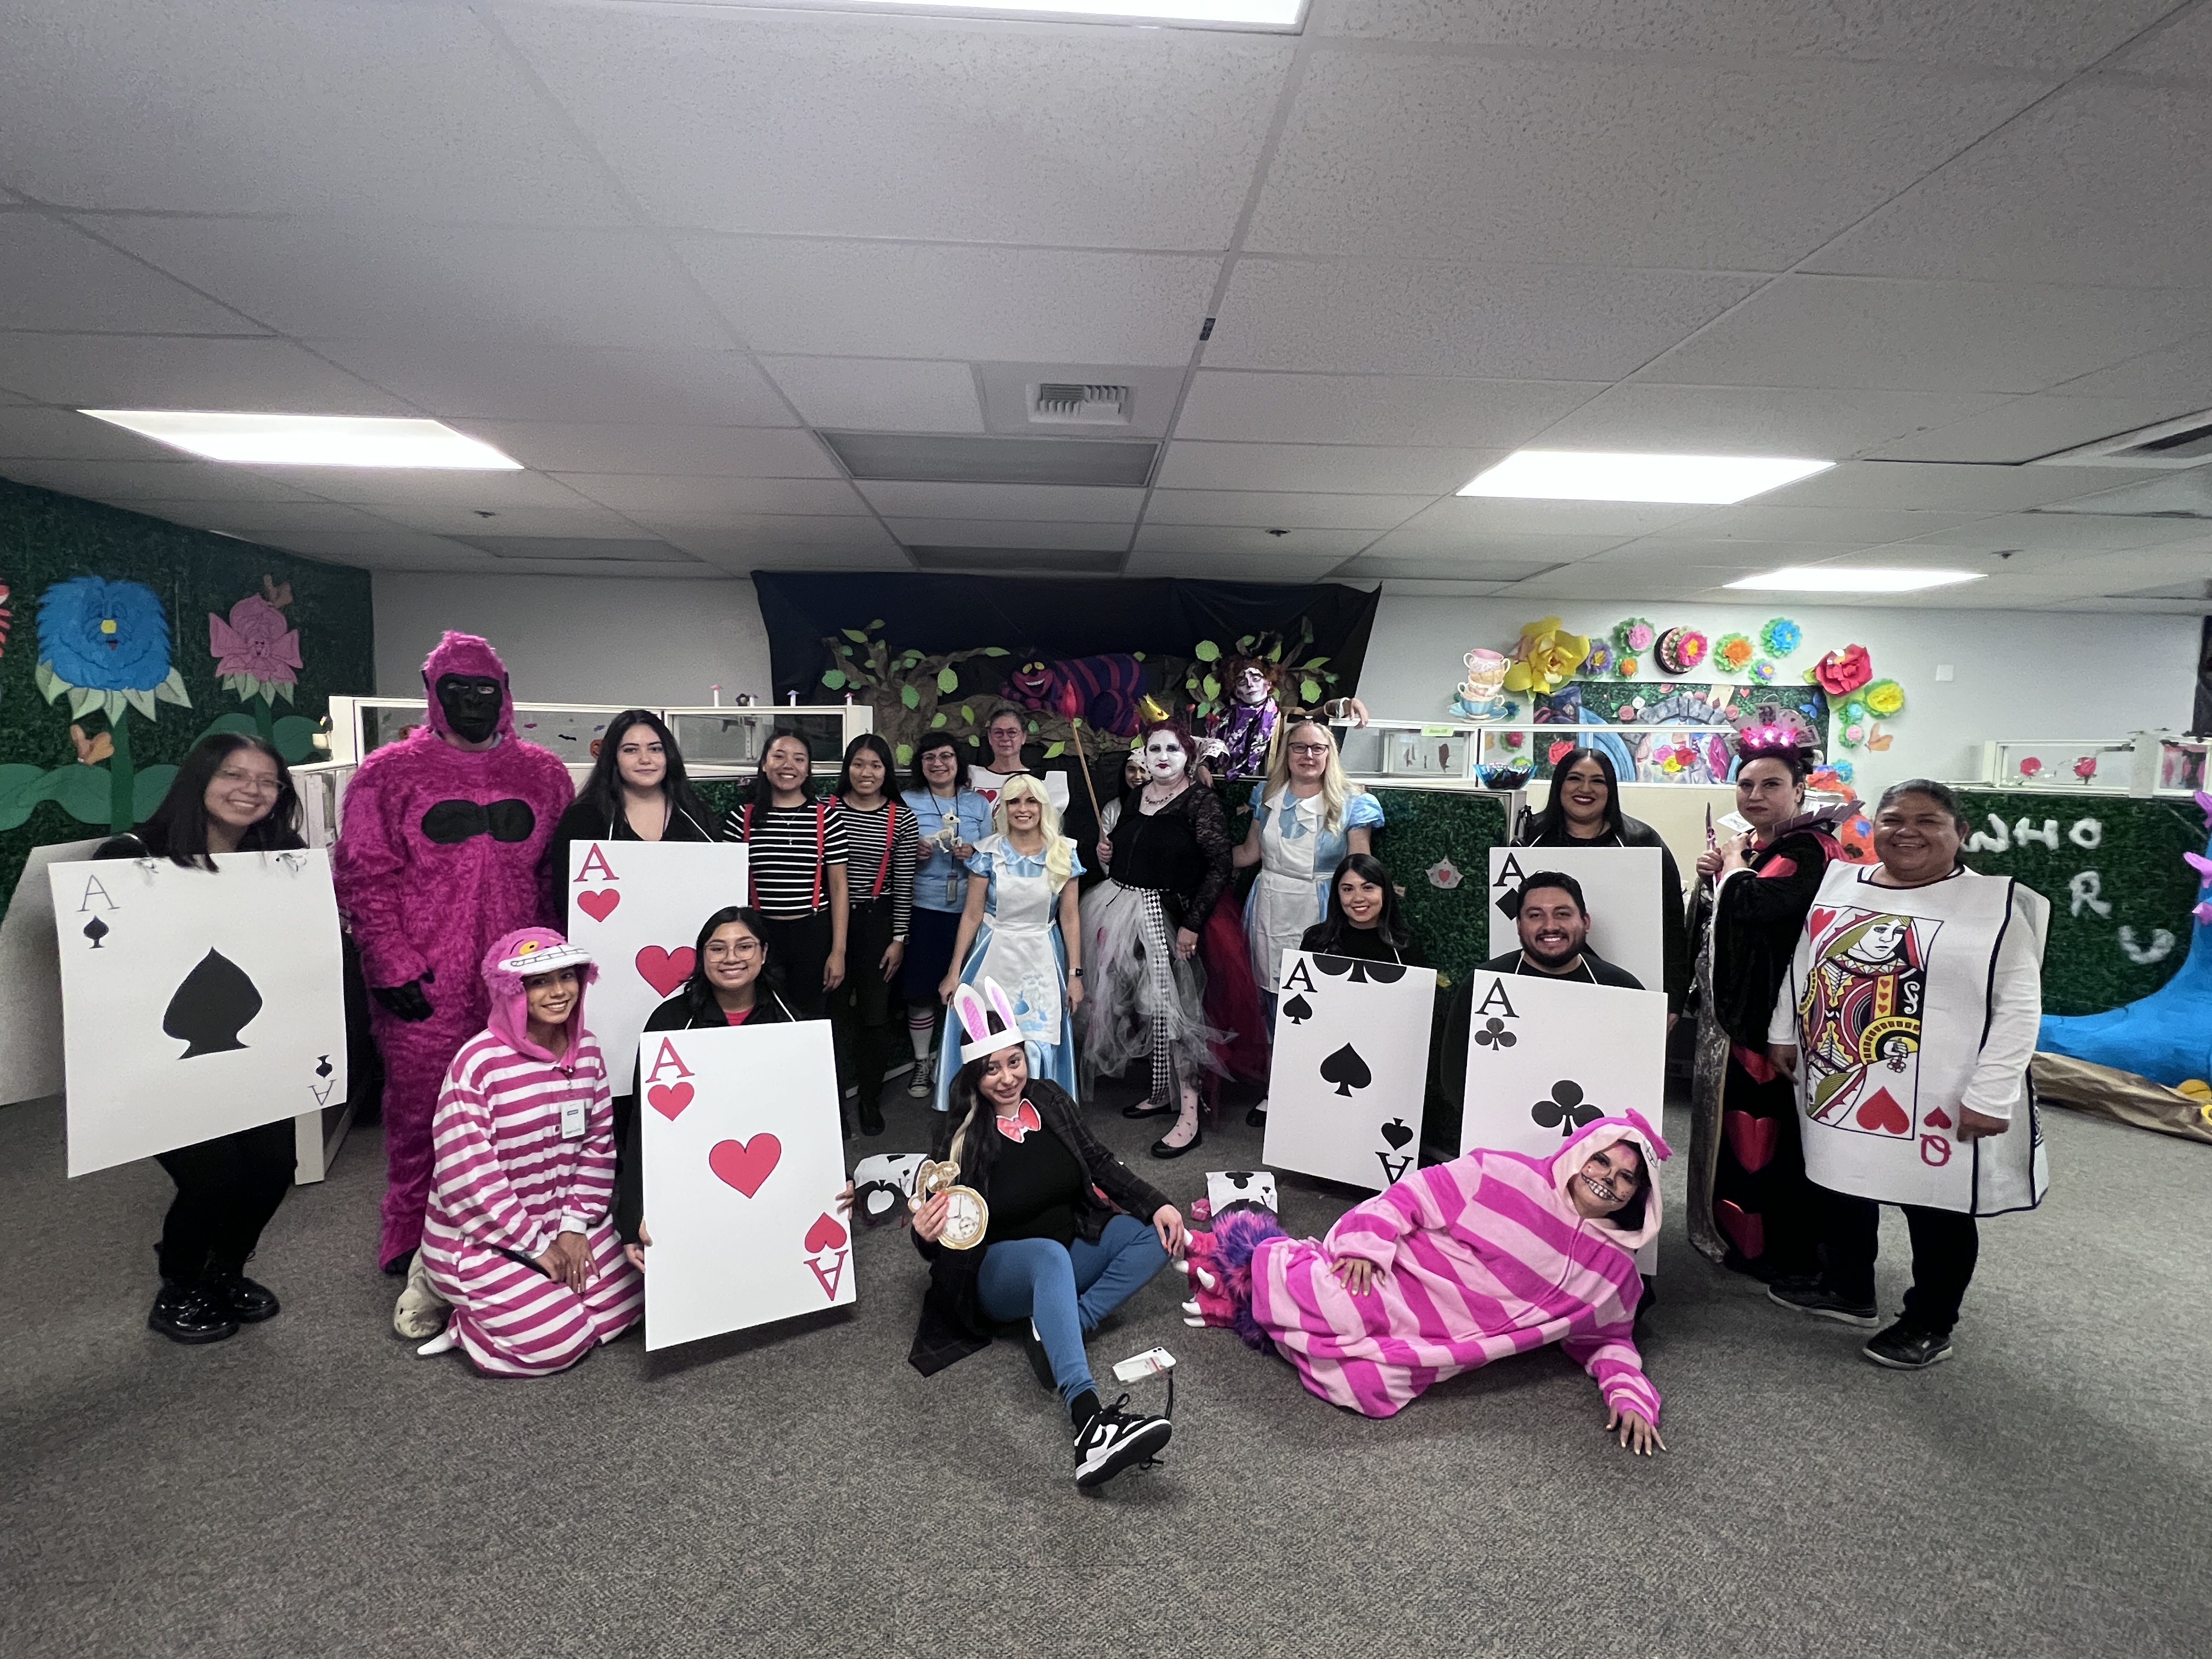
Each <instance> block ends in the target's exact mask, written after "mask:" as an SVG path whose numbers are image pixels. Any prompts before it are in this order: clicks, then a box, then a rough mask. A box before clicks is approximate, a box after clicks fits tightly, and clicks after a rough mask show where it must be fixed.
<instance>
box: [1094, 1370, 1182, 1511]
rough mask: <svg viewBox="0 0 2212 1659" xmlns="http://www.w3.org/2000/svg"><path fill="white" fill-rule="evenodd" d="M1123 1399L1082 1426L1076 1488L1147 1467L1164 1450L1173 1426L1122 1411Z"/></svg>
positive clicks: (1165, 1422)
mask: <svg viewBox="0 0 2212 1659" xmlns="http://www.w3.org/2000/svg"><path fill="white" fill-rule="evenodd" d="M1128 1403H1129V1396H1128V1395H1126V1394H1125V1395H1122V1396H1121V1398H1120V1399H1119V1400H1116V1401H1115V1402H1114V1403H1113V1404H1112V1405H1110V1406H1109V1407H1106V1408H1105V1409H1104V1410H1103V1411H1101V1412H1099V1413H1097V1414H1096V1415H1094V1416H1093V1417H1092V1418H1091V1420H1090V1421H1089V1422H1088V1423H1086V1424H1085V1425H1083V1429H1082V1431H1081V1432H1080V1433H1079V1434H1078V1435H1077V1436H1076V1437H1075V1484H1076V1485H1077V1486H1079V1487H1081V1488H1082V1489H1084V1490H1085V1491H1086V1492H1087V1491H1088V1490H1090V1489H1091V1487H1093V1486H1104V1485H1105V1484H1106V1483H1107V1482H1108V1481H1109V1480H1112V1479H1113V1478H1114V1477H1115V1475H1117V1474H1121V1471H1122V1470H1124V1469H1126V1468H1129V1467H1131V1466H1132V1465H1133V1464H1139V1463H1149V1462H1152V1460H1153V1459H1154V1458H1156V1457H1158V1455H1160V1453H1161V1452H1162V1451H1163V1450H1164V1449H1166V1446H1167V1443H1168V1437H1169V1436H1170V1435H1171V1434H1173V1433H1174V1432H1175V1425H1173V1424H1172V1423H1170V1422H1169V1421H1168V1419H1166V1418H1164V1417H1142V1416H1139V1415H1136V1414H1135V1413H1130V1412H1125V1411H1123V1410H1122V1409H1121V1408H1122V1407H1124V1406H1126V1405H1127V1404H1128Z"/></svg>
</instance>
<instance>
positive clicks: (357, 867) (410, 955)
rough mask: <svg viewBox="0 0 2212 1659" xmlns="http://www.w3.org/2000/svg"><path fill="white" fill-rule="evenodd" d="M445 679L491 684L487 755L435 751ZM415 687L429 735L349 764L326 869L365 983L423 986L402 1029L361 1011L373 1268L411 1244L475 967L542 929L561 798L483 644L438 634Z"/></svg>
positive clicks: (468, 1029) (546, 758)
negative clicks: (492, 720) (380, 1147)
mask: <svg viewBox="0 0 2212 1659" xmlns="http://www.w3.org/2000/svg"><path fill="white" fill-rule="evenodd" d="M447 674H459V675H483V676H486V677H488V678H492V679H495V680H497V681H498V682H499V684H500V712H499V724H498V726H497V728H496V730H497V741H496V742H495V743H494V744H492V746H491V747H490V748H489V749H480V750H467V749H459V748H456V747H455V746H454V745H453V744H451V743H448V742H447V741H446V737H447V733H448V732H450V731H451V730H452V727H451V726H450V724H449V723H448V721H447V717H446V711H445V709H444V708H442V707H441V705H440V703H439V701H438V692H437V686H438V681H439V678H441V676H444V675H447ZM422 684H423V687H424V689H425V690H426V691H428V695H429V705H430V706H429V717H428V723H427V724H425V725H423V726H420V727H418V728H416V731H415V732H412V733H411V734H410V735H409V736H408V737H406V738H402V739H401V740H400V741H399V742H398V743H395V744H386V746H385V747H383V748H381V749H378V750H374V751H373V752H372V753H371V754H369V755H368V757H366V758H365V759H363V760H362V763H361V768H360V769H359V770H358V771H356V773H355V774H354V777H353V781H352V782H351V783H350V784H349V785H348V786H347V788H346V793H345V802H344V807H343V821H342V822H341V823H340V825H339V829H338V839H337V846H336V847H335V848H333V849H332V851H331V876H332V878H334V880H335V881H336V883H337V896H338V908H339V909H340V910H341V911H342V912H343V914H344V915H345V918H346V921H347V923H348V925H349V927H350V928H351V930H352V933H353V936H354V942H355V943H356V945H358V946H359V947H360V949H361V965H362V973H363V975H365V976H366V977H367V979H368V983H369V984H370V985H371V986H373V987H377V988H379V989H382V988H386V987H392V986H398V985H405V984H407V983H409V982H410V981H415V980H421V979H428V981H429V982H428V984H427V985H425V986H424V987H423V994H424V995H425V996H426V997H428V1000H429V1003H430V1017H429V1018H428V1019H422V1020H406V1019H402V1018H399V1016H398V1015H397V1014H395V1013H393V1012H392V1011H391V1010H390V1009H389V1008H386V1007H385V1006H383V1005H382V1004H381V1003H379V1002H374V1000H372V1003H371V1006H370V1008H369V1011H368V1018H369V1028H370V1030H372V1031H373V1032H374V1034H375V1036H376V1046H377V1048H378V1050H379V1051H380V1053H381V1054H383V1056H384V1073H385V1078H384V1145H385V1158H386V1186H385V1194H384V1207H383V1236H382V1238H381V1240H380V1244H379V1249H378V1255H377V1259H378V1261H380V1262H381V1263H383V1264H385V1265H386V1266H389V1265H390V1264H391V1263H392V1262H394V1261H398V1260H400V1259H401V1258H402V1257H404V1256H405V1255H406V1254H407V1253H408V1252H409V1251H410V1250H411V1249H414V1248H415V1246H416V1242H417V1241H418V1240H419V1239H420V1238H421V1237H422V1206H423V1201H424V1200H425V1199H426V1197H427V1196H428V1193H429V1190H430V1161H431V1155H430V1117H431V1114H432V1112H433V1111H434V1110H435V1109H436V1106H437V1102H438V1090H439V1084H440V1080H441V1079H442V1078H443V1077H444V1076H445V1074H446V1067H447V1065H448V1064H449V1063H451V1061H452V1060H453V1056H454V1054H456V1053H457V1052H458V1051H459V1048H460V1046H461V1045H462V1044H463V1043H464V1042H467V1041H468V1040H469V1038H470V1037H471V1036H473V1035H475V1034H476V1033H477V1031H480V1030H483V1025H484V1019H485V1016H486V1014H487V1012H489V1001H488V1000H487V996H486V992H485V988H484V982H483V978H482V976H481V975H480V973H479V971H478V967H479V964H480V963H482V962H483V957H484V952H485V951H488V950H489V949H490V948H491V946H492V945H493V944H494V943H495V942H496V941H497V940H499V939H501V938H502V937H503V936H505V935H506V934H507V933H512V932H513V931H514V930H515V929H516V928H518V927H532V926H536V925H538V924H539V923H542V922H544V921H547V920H548V919H549V918H550V915H551V910H552V901H551V896H550V885H549V884H548V882H547V880H546V878H545V872H544V869H543V868H542V866H543V865H544V860H545V856H546V850H547V848H548V846H549V845H550V842H551V839H552V836H553V831H554V828H555V826H556V824H558V823H559V822H560V819H561V814H562V812H563V811H566V810H567V808H568V804H569V802H570V801H571V800H572V799H574V796H575V793H576V790H575V786H574V784H573V783H572V782H571V781H569V777H568V768H567V767H566V766H564V765H562V763H561V760H560V757H558V756H556V755H555V754H554V753H553V751H552V750H550V749H544V748H540V747H539V746H538V744H534V743H526V742H524V741H523V740H522V739H521V738H519V737H517V736H516V735H515V731H514V696H513V690H512V689H511V688H509V686H508V684H507V665H506V664H504V663H503V662H501V660H500V658H499V653H497V652H495V651H494V650H493V649H492V648H491V646H490V645H489V642H487V641H484V640H482V639H479V638H477V636H476V635H473V634H454V633H448V634H447V635H446V636H445V637H444V639H442V640H441V641H440V642H439V644H438V648H437V649H436V650H435V651H433V652H432V653H430V655H429V659H428V660H427V661H426V662H424V663H423V665H422Z"/></svg>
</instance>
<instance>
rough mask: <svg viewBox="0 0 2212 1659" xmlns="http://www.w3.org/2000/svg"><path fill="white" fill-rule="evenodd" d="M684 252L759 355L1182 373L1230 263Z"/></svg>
mask: <svg viewBox="0 0 2212 1659" xmlns="http://www.w3.org/2000/svg"><path fill="white" fill-rule="evenodd" d="M678 247H679V251H680V252H682V254H683V257H684V259H685V261H686V262H687V263H688V264H690V266H691V268H692V270H694V271H696V273H697V274H698V276H699V280H700V282H701V283H702V285H703V286H704V287H705V289H707V291H708V294H709V295H712V296H713V297H714V300H715V301H716V302H717V303H718V304H719V305H720V307H722V310H723V312H724V313H725V314H726V316H727V317H728V318H729V319H730V320H731V323H732V326H734V327H735V328H736V329H737V330H738V332H739V333H740V334H741V335H742V336H744V338H745V340H746V341H747V342H748V343H750V345H751V346H752V348H753V349H755V350H756V351H761V352H776V353H797V354H818V355H822V356H876V357H957V358H963V359H969V360H976V361H983V360H992V361H996V360H1012V359H1024V360H1027V359H1035V360H1036V361H1039V362H1102V363H1130V364H1146V363H1161V364H1170V363H1181V362H1186V361H1188V358H1189V356H1190V354H1191V352H1192V350H1193V349H1195V348H1196V346H1197V344H1198V331H1199V326H1200V324H1201V323H1203V322H1204V321H1205V319H1206V301H1207V298H1208V296H1209V295H1211V294H1212V289H1213V280H1214V276H1215V273H1216V271H1217V270H1218V267H1219V261H1218V260H1216V259H1208V258H1188V257H1182V256H1170V255H1148V254H1135V253H1096V252H1080V251H1073V250H1056V249H1042V248H991V247H935V246H917V245H915V244H911V243H897V242H821V241H805V240H755V239H744V240H741V239H738V238H732V237H705V236H690V237H684V238H682V239H680V240H679V242H678Z"/></svg>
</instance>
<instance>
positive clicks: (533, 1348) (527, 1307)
mask: <svg viewBox="0 0 2212 1659" xmlns="http://www.w3.org/2000/svg"><path fill="white" fill-rule="evenodd" d="M598 977H599V969H597V968H595V967H593V966H592V958H591V957H590V956H589V955H588V954H587V953H586V951H584V950H583V949H582V948H581V947H580V946H578V945H571V944H569V943H568V940H566V939H562V937H561V935H560V934H558V933H555V932H554V931H553V930H552V929H551V928H550V927H529V928H525V929H523V930H522V931H521V932H520V933H510V934H508V935H507V937H506V938H505V939H501V940H500V941H499V943H498V944H496V945H494V946H493V947H492V949H491V953H490V954H489V956H487V957H485V958H484V961H483V982H484V987H485V988H486V990H487V991H488V992H489V1000H490V1005H491V1013H490V1024H489V1028H488V1029H487V1030H483V1031H482V1032H480V1033H478V1034H477V1036H474V1037H472V1038H471V1039H470V1040H469V1042H467V1043H465V1044H464V1045H463V1047H462V1048H461V1052H460V1053H459V1054H456V1055H454V1056H453V1066H451V1068H450V1069H448V1070H447V1073H446V1082H445V1087H444V1088H443V1089H442V1090H441V1091H440V1093H439V1096H438V1110H437V1115H436V1116H435V1119H434V1120H433V1121H432V1134H433V1138H434V1140H435V1146H436V1152H437V1158H436V1164H435V1168H434V1170H433V1173H432V1176H431V1185H430V1200H429V1209H428V1213H427V1214H426V1215H425V1216H424V1218H423V1221H422V1266H423V1269H424V1271H425V1272H426V1273H428V1276H429V1280H430V1285H431V1287H432V1288H433V1289H434V1290H435V1291H437V1293H438V1294H439V1295H440V1296H441V1297H444V1298H445V1299H446V1300H447V1302H450V1303H451V1304H453V1317H452V1319H451V1320H450V1321H449V1322H447V1326H446V1328H445V1330H444V1332H443V1333H442V1334H440V1335H438V1336H435V1337H433V1338H432V1339H431V1340H429V1341H428V1342H426V1343H424V1344H423V1345H422V1347H420V1348H419V1349H417V1350H416V1352H418V1353H423V1354H434V1353H444V1352H447V1351H448V1350H450V1349H452V1348H454V1347H459V1349H460V1351H461V1352H462V1353H463V1354H464V1355H465V1357H466V1358H467V1359H468V1361H469V1363H470V1364H472V1365H474V1366H475V1367H476V1369H477V1370H478V1371H480V1372H482V1373H483V1375H485V1376H551V1375H552V1374H553V1373H554V1372H556V1371H564V1370H568V1367H569V1366H571V1365H573V1364H575V1363H576V1362H577V1361H578V1360H580V1359H581V1358H583V1357H584V1356H585V1355H586V1354H587V1353H589V1352H591V1351H592V1349H593V1348H595V1347H597V1346H599V1344H601V1343H602V1342H611V1341H613V1340H615V1338H617V1337H618V1336H620V1335H621V1334H623V1332H624V1331H626V1330H628V1329H629V1328H630V1327H631V1326H632V1325H633V1324H635V1323H636V1322H637V1318H638V1316H639V1314H640V1313H641V1311H642V1310H643V1308H644V1305H645V1278H644V1275H643V1274H641V1273H639V1272H638V1270H637V1269H636V1268H635V1267H632V1266H631V1265H630V1264H629V1258H628V1257H626V1256H625V1255H623V1247H622V1240H621V1238H620V1237H618V1236H617V1234H616V1231H615V1228H614V1223H613V1220H612V1218H611V1216H610V1214H609V1212H610V1211H611V1209H612V1207H613V1205H614V1195H615V1129H614V1124H615V1115H614V1099H613V1097H612V1096H611V1094H610V1093H609V1091H608V1089H607V1068H606V1062H605V1060H603V1059H601V1057H600V1054H599V1040H598V1039H597V1038H596V1037H594V1036H592V1034H591V1033H590V1032H589V1031H587V1030H585V1029H584V987H586V985H588V984H589V983H590V982H591V981H592V980H594V979H596V978H598Z"/></svg>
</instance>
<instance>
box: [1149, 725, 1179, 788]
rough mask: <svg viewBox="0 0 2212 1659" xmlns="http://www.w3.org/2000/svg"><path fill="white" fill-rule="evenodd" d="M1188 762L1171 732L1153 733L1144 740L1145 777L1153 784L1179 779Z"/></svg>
mask: <svg viewBox="0 0 2212 1659" xmlns="http://www.w3.org/2000/svg"><path fill="white" fill-rule="evenodd" d="M1188 760H1189V757H1188V756H1186V755H1185V754H1184V753H1183V750H1182V744H1179V743H1177V742H1176V739H1175V734H1174V733H1173V732H1153V733H1152V736H1151V737H1149V738H1146V739H1145V775H1146V776H1147V777H1149V778H1151V779H1152V781H1154V782H1155V783H1167V782H1170V781H1173V780H1175V779H1176V778H1179V777H1181V776H1182V771H1183V768H1184V766H1185V765H1187V764H1188Z"/></svg>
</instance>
